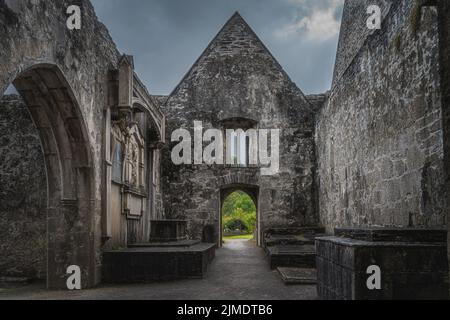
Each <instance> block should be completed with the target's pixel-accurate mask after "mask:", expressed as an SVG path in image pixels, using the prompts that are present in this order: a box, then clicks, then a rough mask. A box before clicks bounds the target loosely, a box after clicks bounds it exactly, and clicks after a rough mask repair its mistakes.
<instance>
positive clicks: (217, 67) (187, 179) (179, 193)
mask: <svg viewBox="0 0 450 320" xmlns="http://www.w3.org/2000/svg"><path fill="white" fill-rule="evenodd" d="M163 109H164V112H165V113H166V116H167V127H168V134H167V139H168V141H167V145H168V146H169V147H168V148H166V153H165V157H166V159H167V160H166V161H163V163H164V166H163V176H164V177H165V180H164V182H163V183H164V189H163V193H164V196H165V202H164V207H165V210H166V214H167V215H168V216H169V217H171V218H177V219H187V220H188V221H189V227H188V229H189V233H190V235H191V237H201V236H202V230H203V228H204V227H206V226H208V225H212V226H214V228H216V230H217V229H218V228H219V226H220V224H219V220H220V215H221V212H220V207H221V191H223V190H227V189H229V188H238V187H239V188H241V189H242V190H243V191H247V189H248V188H251V187H256V188H257V192H256V193H257V196H256V199H255V200H256V203H257V206H258V208H259V215H258V216H259V217H258V218H259V231H260V232H261V230H263V229H265V228H267V227H271V226H286V227H288V226H308V225H316V224H317V222H318V216H317V211H316V210H315V201H314V199H315V196H314V176H315V172H314V170H315V157H314V136H313V130H314V114H313V106H312V105H310V104H309V102H308V100H307V99H306V97H305V96H304V95H303V93H302V92H301V91H300V89H298V88H297V86H296V85H295V84H294V83H293V82H292V81H291V80H290V79H289V77H288V76H287V74H286V73H285V72H284V71H283V69H282V68H281V66H280V65H279V64H278V62H277V61H276V60H275V59H274V57H273V56H272V55H271V54H270V52H269V51H268V50H267V48H265V46H264V45H263V44H262V42H261V41H260V40H259V39H258V37H257V36H256V35H255V33H254V32H253V31H252V30H251V29H250V27H249V26H248V25H247V23H246V22H245V21H244V20H243V19H242V17H241V16H240V15H239V14H237V13H236V14H235V15H234V16H233V17H232V18H231V19H230V20H229V21H228V22H227V23H226V25H225V26H224V28H223V29H222V30H221V31H220V32H219V34H218V35H217V36H216V38H215V39H214V40H213V41H212V42H211V44H210V45H209V46H208V48H207V49H206V50H205V52H204V53H203V54H202V55H201V57H200V58H199V60H198V61H197V62H196V63H195V64H194V66H193V67H192V68H191V70H190V71H189V73H188V74H187V75H186V77H185V78H184V79H183V80H182V81H181V83H180V84H179V85H178V87H177V88H176V89H175V91H174V92H173V93H172V94H171V96H170V97H169V98H168V100H167V102H166V105H165V106H164V107H163ZM233 118H244V119H250V120H252V121H254V122H255V123H257V128H259V129H281V137H280V172H279V174H277V175H274V176H261V175H260V170H259V168H251V167H250V168H230V167H223V166H215V167H208V166H196V165H183V166H174V165H172V162H171V161H170V151H171V148H172V147H173V146H175V145H176V143H171V142H170V138H171V136H170V133H171V132H172V131H173V130H175V129H178V128H186V129H188V130H190V132H191V134H192V135H193V125H194V121H202V122H203V125H204V127H205V130H206V129H209V128H214V129H225V128H224V126H223V121H224V120H228V119H233ZM244 129H245V128H244ZM206 145H207V144H206ZM206 145H205V146H206ZM217 234H219V233H218V230H217ZM217 240H218V239H217Z"/></svg>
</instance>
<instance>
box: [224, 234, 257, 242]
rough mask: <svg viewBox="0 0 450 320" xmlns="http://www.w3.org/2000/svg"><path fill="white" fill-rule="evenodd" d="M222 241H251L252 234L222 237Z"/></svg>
mask: <svg viewBox="0 0 450 320" xmlns="http://www.w3.org/2000/svg"><path fill="white" fill-rule="evenodd" d="M223 240H225V241H227V240H253V235H252V234H244V235H240V236H229V237H223Z"/></svg>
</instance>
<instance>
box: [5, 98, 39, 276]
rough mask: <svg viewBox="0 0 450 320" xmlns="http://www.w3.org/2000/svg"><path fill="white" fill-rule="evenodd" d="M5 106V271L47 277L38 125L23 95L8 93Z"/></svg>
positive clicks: (12, 274) (7, 274) (13, 273)
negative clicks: (29, 111) (22, 98)
mask: <svg viewBox="0 0 450 320" xmlns="http://www.w3.org/2000/svg"><path fill="white" fill-rule="evenodd" d="M0 112H1V118H0V181H1V188H0V199H1V201H0V252H1V259H0V277H20V278H30V279H36V278H37V279H45V277H46V269H47V265H46V264H47V261H46V251H47V238H46V234H47V233H46V229H47V220H46V217H47V188H46V185H47V181H46V174H45V163H44V156H43V154H42V149H41V143H40V140H39V135H38V131H37V129H36V127H35V126H34V124H33V122H32V120H31V117H30V115H29V113H28V111H27V109H26V107H25V106H24V104H23V102H21V99H20V98H19V97H18V96H5V97H3V99H2V100H1V102H0ZM11 132H14V134H11Z"/></svg>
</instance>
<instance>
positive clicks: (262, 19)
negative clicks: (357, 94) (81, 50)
mask: <svg viewBox="0 0 450 320" xmlns="http://www.w3.org/2000/svg"><path fill="white" fill-rule="evenodd" d="M92 2H93V4H94V7H95V9H96V12H97V15H98V16H99V18H100V20H101V21H102V22H103V23H105V25H106V26H107V27H108V29H109V30H110V32H111V35H112V37H113V38H114V40H115V41H116V43H117V44H118V46H119V49H120V50H121V51H122V52H123V53H127V54H132V55H134V56H135V64H136V70H137V72H138V74H139V76H140V78H141V79H142V80H143V81H144V82H145V84H146V85H147V86H148V88H149V90H150V91H151V92H152V93H153V94H169V93H170V92H171V91H172V90H173V88H174V87H175V86H176V85H177V84H178V82H179V81H180V80H181V78H182V77H183V76H184V74H185V73H186V72H187V71H188V70H189V68H190V67H191V66H192V64H193V63H194V62H195V60H196V59H197V58H198V56H199V55H200V54H201V53H202V52H203V50H204V49H205V48H206V46H207V45H208V43H209V42H210V41H211V39H212V38H213V37H214V36H215V35H216V34H217V32H218V31H219V29H220V28H221V27H222V26H223V25H224V23H225V22H226V21H227V20H228V19H229V18H230V16H231V15H232V14H233V13H234V12H235V11H239V12H240V13H241V15H242V16H243V17H244V19H245V20H246V21H247V22H248V23H249V24H250V26H251V27H252V28H253V29H254V30H255V32H256V33H257V34H258V35H259V37H260V38H261V40H262V41H263V42H264V43H265V44H266V46H267V47H268V48H269V50H271V52H272V53H273V54H274V56H275V57H276V58H277V59H278V60H279V62H280V64H281V65H282V66H283V67H284V69H285V70H286V71H287V73H288V74H289V75H290V76H291V78H292V80H293V81H294V82H296V83H297V85H298V86H299V87H300V88H301V89H302V90H303V91H304V92H306V93H318V92H324V91H326V90H328V89H329V88H330V83H331V77H332V73H333V64H334V59H335V54H336V46H337V36H338V31H339V30H338V29H339V21H338V19H340V12H341V9H342V3H343V0H92Z"/></svg>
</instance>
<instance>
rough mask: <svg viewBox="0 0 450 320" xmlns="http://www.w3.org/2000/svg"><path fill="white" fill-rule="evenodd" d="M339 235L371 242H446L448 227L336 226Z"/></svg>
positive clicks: (336, 232) (336, 233)
mask: <svg viewBox="0 0 450 320" xmlns="http://www.w3.org/2000/svg"><path fill="white" fill-rule="evenodd" d="M335 235H336V236H337V237H345V238H350V239H356V240H365V241H371V242H426V243H428V242H445V241H447V230H446V229H442V228H440V229H415V228H407V229H405V228H336V229H335Z"/></svg>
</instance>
